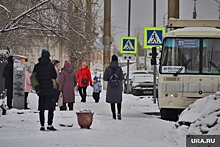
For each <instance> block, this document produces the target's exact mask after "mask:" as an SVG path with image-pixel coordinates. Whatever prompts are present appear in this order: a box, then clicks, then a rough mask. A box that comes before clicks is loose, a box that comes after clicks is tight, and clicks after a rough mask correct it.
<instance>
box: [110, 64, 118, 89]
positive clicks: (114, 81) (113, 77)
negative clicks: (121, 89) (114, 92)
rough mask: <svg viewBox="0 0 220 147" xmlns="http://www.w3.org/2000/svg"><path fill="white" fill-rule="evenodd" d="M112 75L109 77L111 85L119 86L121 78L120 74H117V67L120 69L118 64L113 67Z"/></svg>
mask: <svg viewBox="0 0 220 147" xmlns="http://www.w3.org/2000/svg"><path fill="white" fill-rule="evenodd" d="M111 69H112V75H111V77H110V79H109V81H108V82H109V85H110V86H112V87H117V86H118V85H119V84H120V80H119V77H118V75H117V74H116V71H117V69H119V67H118V66H117V67H116V68H112V67H111Z"/></svg>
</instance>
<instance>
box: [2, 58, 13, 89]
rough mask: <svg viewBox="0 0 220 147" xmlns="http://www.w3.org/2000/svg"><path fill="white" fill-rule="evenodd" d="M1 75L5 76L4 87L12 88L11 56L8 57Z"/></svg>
mask: <svg viewBox="0 0 220 147" xmlns="http://www.w3.org/2000/svg"><path fill="white" fill-rule="evenodd" d="M2 77H3V78H5V89H12V88H13V56H9V57H8V63H7V64H6V65H5V67H4V71H3V73H2Z"/></svg>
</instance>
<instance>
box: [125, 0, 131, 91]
mask: <svg viewBox="0 0 220 147" xmlns="http://www.w3.org/2000/svg"><path fill="white" fill-rule="evenodd" d="M130 20H131V0H129V3H128V36H130ZM126 80H127V94H129V87H130V85H129V84H130V83H129V59H128V60H127V79H126Z"/></svg>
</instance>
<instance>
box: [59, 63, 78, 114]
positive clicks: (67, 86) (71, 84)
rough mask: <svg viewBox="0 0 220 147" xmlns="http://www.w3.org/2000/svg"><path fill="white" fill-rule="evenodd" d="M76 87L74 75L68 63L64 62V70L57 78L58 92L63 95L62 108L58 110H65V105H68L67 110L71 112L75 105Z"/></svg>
mask: <svg viewBox="0 0 220 147" xmlns="http://www.w3.org/2000/svg"><path fill="white" fill-rule="evenodd" d="M76 85H77V78H76V73H75V72H74V70H73V67H72V65H71V63H70V62H65V64H64V68H63V70H62V72H61V75H60V78H59V91H61V92H62V94H63V106H61V107H60V110H61V111H62V110H64V111H65V110H67V107H66V104H68V107H69V110H71V111H72V110H73V104H74V103H75V90H74V88H75V87H76Z"/></svg>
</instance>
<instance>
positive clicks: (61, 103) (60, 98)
mask: <svg viewBox="0 0 220 147" xmlns="http://www.w3.org/2000/svg"><path fill="white" fill-rule="evenodd" d="M57 105H58V106H60V107H61V106H63V94H62V92H60V95H59V99H58V102H57Z"/></svg>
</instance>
